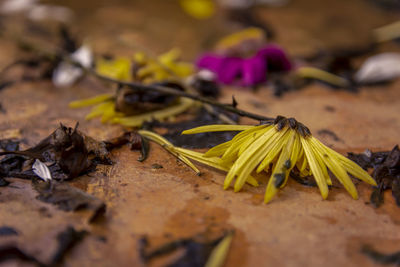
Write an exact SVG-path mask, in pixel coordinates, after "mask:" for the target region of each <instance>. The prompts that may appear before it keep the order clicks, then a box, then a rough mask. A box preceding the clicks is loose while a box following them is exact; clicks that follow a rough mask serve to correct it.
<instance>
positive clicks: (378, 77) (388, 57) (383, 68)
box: [354, 53, 400, 83]
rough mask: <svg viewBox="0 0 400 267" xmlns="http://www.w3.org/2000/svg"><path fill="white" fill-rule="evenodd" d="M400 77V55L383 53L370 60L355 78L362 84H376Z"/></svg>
mask: <svg viewBox="0 0 400 267" xmlns="http://www.w3.org/2000/svg"><path fill="white" fill-rule="evenodd" d="M397 77H400V54H399V53H382V54H379V55H375V56H372V57H370V58H368V59H367V60H366V61H365V62H364V64H363V65H362V66H361V68H360V69H359V70H358V72H357V73H356V74H355V76H354V78H355V80H356V81H357V82H360V83H376V82H385V81H390V80H393V79H395V78H397Z"/></svg>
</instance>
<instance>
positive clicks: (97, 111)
mask: <svg viewBox="0 0 400 267" xmlns="http://www.w3.org/2000/svg"><path fill="white" fill-rule="evenodd" d="M109 107H114V101H108V102H104V103H101V104H99V105H97V106H95V107H93V108H92V110H91V111H90V113H89V114H88V115H86V117H85V119H86V120H91V119H93V118H95V117H99V116H101V115H103V114H104V112H105V111H106V110H107V109H108V108H109Z"/></svg>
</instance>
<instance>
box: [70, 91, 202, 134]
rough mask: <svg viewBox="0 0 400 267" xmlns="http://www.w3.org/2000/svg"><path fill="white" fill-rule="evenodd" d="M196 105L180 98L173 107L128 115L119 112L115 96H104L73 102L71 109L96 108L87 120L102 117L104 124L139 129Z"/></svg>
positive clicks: (191, 101)
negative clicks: (148, 123) (149, 122)
mask: <svg viewBox="0 0 400 267" xmlns="http://www.w3.org/2000/svg"><path fill="white" fill-rule="evenodd" d="M195 105H196V104H195V103H194V101H193V100H191V99H187V98H178V100H177V102H176V103H175V104H173V105H170V106H166V107H164V108H161V109H157V110H152V111H148V112H143V113H140V110H139V111H138V114H135V115H128V114H125V113H123V112H119V111H117V109H116V100H115V98H114V96H113V95H111V94H104V95H99V96H96V97H93V98H89V99H83V100H77V101H73V102H71V103H70V104H69V107H70V108H83V107H88V106H94V107H93V108H92V110H91V112H90V113H89V114H88V115H86V118H85V119H86V120H91V119H93V118H96V117H101V122H102V123H107V122H110V123H117V124H121V125H123V126H126V127H139V126H141V125H142V124H143V123H144V122H146V121H152V120H159V121H163V120H166V119H171V118H173V117H174V116H176V115H178V114H181V113H183V112H184V111H186V110H188V109H189V108H191V107H193V106H195Z"/></svg>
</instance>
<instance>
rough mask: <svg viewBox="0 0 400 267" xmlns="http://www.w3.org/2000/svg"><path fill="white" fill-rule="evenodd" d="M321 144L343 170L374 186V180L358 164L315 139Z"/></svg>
mask: <svg viewBox="0 0 400 267" xmlns="http://www.w3.org/2000/svg"><path fill="white" fill-rule="evenodd" d="M315 141H316V142H318V143H319V144H320V145H321V146H324V147H325V150H326V152H327V153H328V155H329V156H331V157H333V158H336V159H337V160H339V161H340V162H341V164H342V165H343V167H344V168H345V170H346V171H347V172H348V173H350V174H351V175H353V176H354V177H356V178H358V179H360V180H362V181H364V182H366V183H368V184H371V185H374V186H377V184H376V181H375V180H374V179H373V178H372V177H371V176H370V175H369V174H368V173H367V172H366V171H365V170H363V169H362V168H361V167H360V166H358V165H357V164H356V163H355V162H353V161H351V160H350V159H348V158H346V157H345V156H343V155H341V154H339V153H338V152H336V151H335V150H332V149H330V148H329V147H327V146H325V145H324V144H322V143H321V142H320V141H319V140H318V139H315Z"/></svg>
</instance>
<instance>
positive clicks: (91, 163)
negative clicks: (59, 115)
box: [0, 124, 111, 179]
mask: <svg viewBox="0 0 400 267" xmlns="http://www.w3.org/2000/svg"><path fill="white" fill-rule="evenodd" d="M77 127H78V124H77V125H76V126H75V128H70V127H66V126H64V125H62V124H61V125H60V127H59V128H58V129H56V130H55V131H54V132H53V133H52V134H51V135H49V136H48V137H47V138H45V139H43V140H42V141H41V142H40V143H39V144H38V145H36V146H34V147H32V148H29V149H27V150H24V151H15V150H14V151H13V150H7V151H3V152H0V156H1V155H16V156H17V157H14V158H11V159H10V158H8V159H7V158H5V159H2V160H1V161H0V173H2V174H3V176H4V177H12V176H15V177H21V175H20V174H18V173H16V172H15V171H17V172H18V171H20V169H21V166H20V165H21V164H22V163H23V162H24V161H25V159H23V158H22V159H21V156H22V157H27V158H30V159H38V160H40V161H42V162H44V163H48V164H46V165H48V166H49V169H50V172H51V174H52V176H53V178H54V179H72V178H75V177H77V176H79V175H82V174H84V173H86V172H89V171H90V170H93V169H94V168H95V166H96V164H97V163H98V162H101V163H103V164H104V163H106V164H107V163H108V164H109V163H110V162H111V161H110V159H109V157H108V156H109V152H108V150H107V149H106V145H105V143H104V142H97V141H95V140H94V139H93V138H91V137H88V136H86V135H84V134H82V133H81V132H79V131H78V130H77ZM10 161H11V162H10ZM21 161H22V162H21ZM16 166H18V167H19V168H16ZM13 171H14V172H13ZM24 174H25V175H27V177H29V174H32V172H31V171H30V172H25V173H23V174H22V176H24Z"/></svg>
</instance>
